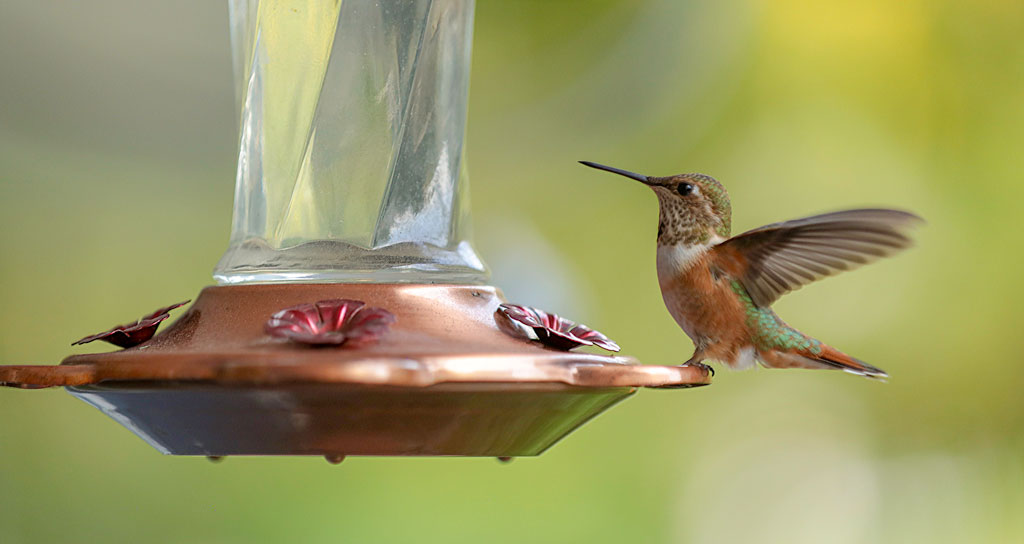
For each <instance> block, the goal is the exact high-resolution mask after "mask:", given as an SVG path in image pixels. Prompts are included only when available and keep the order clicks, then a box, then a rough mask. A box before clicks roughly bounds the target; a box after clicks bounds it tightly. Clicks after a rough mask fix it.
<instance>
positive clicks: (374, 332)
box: [264, 299, 395, 346]
mask: <svg viewBox="0 0 1024 544" xmlns="http://www.w3.org/2000/svg"><path fill="white" fill-rule="evenodd" d="M394 322H395V315H394V314H392V313H391V312H389V311H387V310H385V309H383V308H367V307H366V303H365V302H363V301H361V300H346V299H336V300H321V301H320V302H317V303H315V304H300V305H298V306H294V307H292V308H285V309H284V310H281V311H279V312H277V313H276V314H274V315H272V316H271V317H270V319H269V320H268V321H267V324H266V325H265V327H264V328H265V330H266V331H267V334H269V335H271V336H277V337H280V338H287V339H289V340H292V341H294V342H299V343H302V344H314V345H334V346H340V345H342V344H345V343H348V342H351V343H352V345H360V344H367V343H370V342H374V341H376V340H377V338H378V337H380V335H382V334H384V333H385V332H386V331H387V330H388V327H390V326H391V324H392V323H394Z"/></svg>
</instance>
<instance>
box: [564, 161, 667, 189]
mask: <svg viewBox="0 0 1024 544" xmlns="http://www.w3.org/2000/svg"><path fill="white" fill-rule="evenodd" d="M580 164H582V165H584V166H589V167H591V168H597V169H598V170H604V171H606V172H611V173H613V174H618V175H620V176H626V177H627V178H630V179H635V180H637V181H639V182H640V183H643V184H645V185H650V184H651V183H650V178H648V177H647V176H642V175H640V174H637V173H635V172H630V171H629V170H622V169H620V168H612V167H611V166H605V165H603V164H597V163H596V162H590V161H580Z"/></svg>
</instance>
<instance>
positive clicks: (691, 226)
mask: <svg viewBox="0 0 1024 544" xmlns="http://www.w3.org/2000/svg"><path fill="white" fill-rule="evenodd" d="M580 163H581V164H584V165H586V166H589V167H591V168H597V169H598V170H606V171H608V172H612V173H615V174H619V175H620V176H625V177H627V178H630V179H635V180H637V181H639V182H641V183H643V184H644V185H647V186H648V187H650V188H651V189H652V190H653V191H654V194H656V195H658V205H659V208H660V210H661V213H660V219H659V223H658V240H659V241H660V242H663V243H670V244H674V243H680V242H682V243H686V244H706V243H708V242H710V241H711V240H712V239H713V238H714V237H719V238H728V237H729V233H730V231H731V230H732V206H731V204H730V203H729V193H728V192H726V190H725V187H723V186H722V184H721V183H718V180H716V179H715V178H713V177H711V176H706V175H704V174H677V175H675V176H666V177H663V178H656V177H653V176H644V175H641V174H636V173H633V172H629V171H627V170H620V169H618V168H612V167H610V166H604V165H603V164H597V163H593V162H588V161H580Z"/></svg>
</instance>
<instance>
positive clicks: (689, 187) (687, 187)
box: [676, 183, 693, 196]
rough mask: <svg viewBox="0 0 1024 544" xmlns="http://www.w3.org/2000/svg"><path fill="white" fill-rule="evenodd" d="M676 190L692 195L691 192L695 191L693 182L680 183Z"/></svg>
mask: <svg viewBox="0 0 1024 544" xmlns="http://www.w3.org/2000/svg"><path fill="white" fill-rule="evenodd" d="M676 191H677V192H678V193H679V194H681V195H683V196H690V193H692V192H693V184H692V183H680V184H679V185H677V186H676Z"/></svg>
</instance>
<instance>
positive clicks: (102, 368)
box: [0, 284, 711, 461]
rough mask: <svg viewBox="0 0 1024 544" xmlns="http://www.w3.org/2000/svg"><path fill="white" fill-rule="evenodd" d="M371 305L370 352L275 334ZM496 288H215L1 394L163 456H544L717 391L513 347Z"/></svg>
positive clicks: (0, 372) (27, 369)
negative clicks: (47, 391) (683, 390)
mask: <svg viewBox="0 0 1024 544" xmlns="http://www.w3.org/2000/svg"><path fill="white" fill-rule="evenodd" d="M332 298H350V299H357V300H363V301H365V302H366V303H367V304H368V305H370V306H380V307H383V308H385V309H387V310H389V311H391V312H392V313H394V314H395V315H396V316H397V318H398V321H397V323H395V325H394V326H393V327H392V328H391V330H390V331H389V332H388V333H387V334H386V335H385V336H383V337H382V338H381V340H380V341H379V342H378V343H376V344H373V345H370V346H367V347H365V348H360V349H346V348H344V347H342V348H336V347H332V348H322V347H321V348H317V347H309V346H305V345H298V344H293V343H290V342H287V341H281V340H276V339H272V338H270V337H268V336H267V335H266V334H265V333H264V331H263V324H264V323H265V322H266V320H267V318H268V317H269V316H270V315H271V314H273V313H274V312H276V311H278V310H280V309H282V308H286V307H289V306H295V305H298V304H302V303H308V302H315V301H318V300H324V299H332ZM501 302H502V298H501V295H500V292H498V291H497V290H496V289H494V288H493V287H478V286H465V285H417V284H281V285H274V284H267V285H240V286H220V287H207V288H206V289H204V290H203V291H202V293H200V295H199V297H198V298H197V299H196V301H195V303H194V304H193V305H192V306H191V307H190V308H189V309H188V311H187V312H186V313H185V314H184V315H183V316H182V317H181V318H180V319H178V320H177V321H176V322H175V323H174V324H172V325H171V326H170V327H168V328H167V329H166V330H164V331H163V332H162V333H160V334H158V335H157V336H155V337H154V338H153V339H152V340H150V341H148V342H146V343H144V344H142V345H139V346H137V347H134V348H129V349H125V350H122V351H117V352H112V353H97V354H89V355H73V356H71V357H68V358H66V359H65V360H64V361H63V362H62V363H61V364H60V365H57V366H7V367H0V385H8V386H13V387H24V388H34V387H52V386H64V387H67V389H68V391H69V392H70V393H71V394H72V395H75V396H76V397H78V398H80V399H82V400H84V401H86V402H88V403H89V404H92V405H93V406H96V407H97V408H99V409H100V410H102V411H103V412H104V413H106V414H107V415H108V416H110V417H111V418H113V419H114V420H116V421H117V422H119V423H121V424H122V425H124V426H125V427H127V428H128V429H129V430H131V431H132V432H134V433H135V434H137V435H138V436H140V437H141V438H143V439H144V440H146V442H148V443H149V444H150V445H152V446H153V447H155V448H156V449H158V450H160V451H161V452H163V453H166V454H173V455H206V456H212V457H220V456H225V455H322V456H325V457H327V458H328V459H329V460H334V461H337V460H340V459H342V458H344V456H346V455H403V456H404V455H462V456H493V457H512V456H525V455H538V454H540V453H541V452H543V451H544V450H545V449H547V448H548V447H550V446H551V445H552V444H554V443H555V442H557V441H558V440H559V439H561V438H562V437H563V436H565V435H567V434H568V433H570V432H571V431H572V430H574V429H575V428H577V427H579V426H580V425H582V424H583V423H585V422H586V421H587V420H589V419H590V418H592V417H594V416H596V415H597V414H599V413H601V412H603V411H604V410H606V409H608V408H609V407H611V406H612V405H614V404H615V403H617V402H619V401H621V400H623V399H625V398H626V397H628V396H629V395H632V394H633V393H635V392H636V390H637V388H639V387H694V386H700V385H707V384H709V383H710V382H711V378H710V376H709V375H708V372H707V371H706V370H705V369H703V368H699V367H691V366H649V365H638V364H637V363H636V361H635V360H634V359H632V358H629V357H611V356H604V355H596V354H591V353H582V352H581V353H576V352H565V351H558V350H554V349H549V348H546V347H543V346H541V345H540V344H539V343H537V342H534V341H529V340H525V339H522V338H518V337H515V336H513V335H510V334H508V333H507V332H505V330H503V327H504V326H507V325H505V324H504V320H503V319H502V318H499V317H497V315H496V313H495V312H496V310H497V307H498V304H500V303H501Z"/></svg>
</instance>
